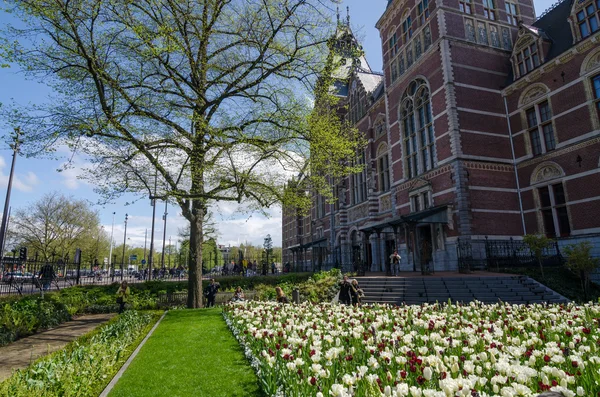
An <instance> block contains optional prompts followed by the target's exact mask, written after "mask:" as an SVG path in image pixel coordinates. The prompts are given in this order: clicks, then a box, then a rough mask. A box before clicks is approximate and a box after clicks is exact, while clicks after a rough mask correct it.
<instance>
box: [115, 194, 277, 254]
mask: <svg viewBox="0 0 600 397" xmlns="http://www.w3.org/2000/svg"><path fill="white" fill-rule="evenodd" d="M235 205H237V204H235ZM235 205H230V206H229V205H228V206H226V207H227V212H230V211H234V212H235V208H233V207H235ZM138 208H139V207H138ZM147 208H148V214H151V211H152V207H150V206H148V207H147ZM163 213H164V207H163V206H162V205H160V204H159V206H158V207H157V208H156V219H155V231H154V245H155V247H156V248H155V249H156V250H157V251H161V250H162V238H163V228H164V223H163V220H162V216H163ZM124 221H125V219H124V217H123V216H122V215H121V216H120V217H118V218H115V226H114V233H113V240H114V242H115V246H116V245H121V244H123V237H124V236H123V232H124V230H125V227H124V226H125V225H124ZM215 223H216V227H217V229H218V238H217V242H218V244H222V245H232V246H234V245H238V244H239V243H244V242H246V241H247V242H248V243H252V244H253V245H259V246H261V245H262V244H263V242H264V238H265V237H266V235H267V234H270V235H271V238H272V239H273V245H274V246H281V209H279V208H273V209H269V210H268V217H265V216H264V215H262V214H258V213H253V214H248V215H242V214H239V213H238V214H237V216H235V217H230V218H226V219H224V218H222V217H220V216H218V215H216V216H215ZM187 224H188V221H187V220H186V219H185V218H184V217H183V216H181V213H180V212H179V210H178V208H177V207H173V206H170V207H169V214H168V216H167V233H166V243H167V244H168V243H169V237H171V243H172V244H173V245H175V243H176V241H179V240H180V239H181V238H180V237H179V233H178V232H179V230H180V229H183V228H184V227H186V226H187ZM111 225H112V224H111V223H109V224H104V225H103V226H104V230H105V231H106V233H107V234H108V236H110V231H111ZM151 225H152V216H150V215H148V216H139V215H130V216H129V218H128V221H127V244H128V245H130V246H135V247H143V246H144V242H145V239H144V237H145V233H146V230H148V239H147V241H146V245H147V247H148V249H149V248H150V235H151Z"/></svg>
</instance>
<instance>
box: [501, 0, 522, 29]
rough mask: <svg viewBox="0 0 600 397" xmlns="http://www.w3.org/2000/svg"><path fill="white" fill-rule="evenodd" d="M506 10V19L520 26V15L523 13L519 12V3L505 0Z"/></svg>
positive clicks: (509, 22) (511, 23)
mask: <svg viewBox="0 0 600 397" xmlns="http://www.w3.org/2000/svg"><path fill="white" fill-rule="evenodd" d="M511 6H512V7H511ZM504 10H505V11H506V21H507V22H508V24H509V25H513V26H519V19H518V17H519V16H520V15H521V14H520V13H519V3H518V2H517V1H505V2H504ZM513 11H514V12H513Z"/></svg>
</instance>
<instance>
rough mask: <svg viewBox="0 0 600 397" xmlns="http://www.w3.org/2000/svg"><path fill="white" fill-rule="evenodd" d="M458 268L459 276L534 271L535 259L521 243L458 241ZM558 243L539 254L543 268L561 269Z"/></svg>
mask: <svg viewBox="0 0 600 397" xmlns="http://www.w3.org/2000/svg"><path fill="white" fill-rule="evenodd" d="M457 256H458V265H459V266H458V267H459V271H461V272H469V271H472V270H483V269H487V270H489V271H498V270H499V269H510V268H518V267H537V266H539V263H538V259H537V257H536V256H535V254H534V253H533V252H532V251H531V249H530V248H529V246H528V245H527V244H525V242H523V241H522V240H514V239H512V238H510V239H508V240H490V239H488V238H486V239H485V240H483V241H482V240H476V241H473V240H464V241H463V240H459V241H458V243H457ZM564 262H565V258H564V257H563V256H562V254H561V252H560V248H559V244H558V241H553V242H552V244H550V245H549V246H548V247H547V248H545V249H544V250H543V252H542V265H543V266H544V267H553V266H562V265H563V264H564Z"/></svg>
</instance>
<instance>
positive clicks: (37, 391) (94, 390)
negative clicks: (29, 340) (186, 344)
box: [0, 310, 162, 397]
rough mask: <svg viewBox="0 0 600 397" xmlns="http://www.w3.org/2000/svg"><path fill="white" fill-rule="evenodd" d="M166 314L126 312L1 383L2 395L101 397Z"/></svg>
mask: <svg viewBox="0 0 600 397" xmlns="http://www.w3.org/2000/svg"><path fill="white" fill-rule="evenodd" d="M161 315H162V313H160V312H145V313H141V312H138V311H133V310H130V311H126V312H125V313H123V314H122V315H120V316H117V317H115V318H113V319H111V320H110V321H109V322H108V323H106V324H104V325H102V326H101V327H99V328H97V329H96V330H94V331H92V332H91V333H88V334H87V335H84V336H82V337H80V338H78V339H76V340H75V341H73V342H71V343H69V344H68V345H67V346H66V347H65V348H63V349H62V350H59V351H57V352H54V353H52V354H50V355H48V356H45V357H43V358H41V359H39V360H38V361H36V362H34V363H33V364H31V365H30V366H29V367H28V368H26V369H24V370H19V371H16V372H15V373H14V374H13V375H12V376H11V377H10V378H8V379H6V380H5V381H4V382H2V383H0V396H14V397H26V396H27V397H29V396H42V397H50V396H93V395H95V396H97V395H100V393H101V392H102V390H103V389H104V388H105V387H106V385H107V384H108V383H109V382H110V380H111V379H112V378H113V377H114V375H115V374H116V373H117V371H118V370H119V369H120V368H121V366H122V365H123V364H124V363H125V361H126V360H127V358H129V356H130V355H131V353H132V352H133V351H134V350H135V348H136V347H137V346H138V345H139V344H140V343H141V341H142V340H143V338H144V337H145V336H146V334H147V333H148V332H149V331H150V329H151V328H152V326H153V325H154V324H155V323H156V321H158V319H159V317H160V316H161Z"/></svg>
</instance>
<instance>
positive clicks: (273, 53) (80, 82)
mask: <svg viewBox="0 0 600 397" xmlns="http://www.w3.org/2000/svg"><path fill="white" fill-rule="evenodd" d="M330 1H331V0H263V1H260V2H259V1H231V0H198V1H187V2H186V1H173V0H140V1H111V0H108V1H97V0H77V1H69V0H56V1H52V2H48V1H39V0H6V1H5V2H4V4H6V7H7V9H8V12H10V13H11V14H12V15H13V16H15V17H16V18H20V19H21V20H22V22H23V23H22V24H21V25H20V26H22V27H8V28H5V29H4V31H3V33H2V34H1V36H0V42H4V43H9V44H5V45H4V51H3V52H2V56H4V57H5V58H6V59H5V62H13V63H16V64H17V65H18V66H20V68H21V70H22V71H24V72H25V73H26V75H27V76H28V77H29V78H32V79H38V80H40V81H43V82H44V83H46V84H48V85H50V86H51V87H52V88H53V89H54V95H53V97H52V100H51V101H48V102H47V103H45V104H41V105H37V106H35V107H34V108H29V107H15V108H12V109H11V108H7V109H6V110H5V111H4V116H5V117H6V119H7V120H8V123H9V124H10V125H11V126H17V125H18V126H20V127H21V129H22V131H24V137H23V140H24V142H23V146H22V148H23V151H24V152H26V153H27V154H30V155H36V154H40V153H45V152H48V151H52V150H54V148H55V147H56V145H66V146H67V147H69V148H71V149H72V150H73V151H77V152H79V153H81V154H82V155H83V156H85V157H86V158H89V159H90V161H91V164H92V165H91V166H90V167H87V169H86V177H87V178H89V179H91V180H92V181H93V182H94V183H95V184H96V185H97V186H98V188H97V189H98V191H99V192H100V193H102V194H103V195H104V196H105V197H106V198H107V199H110V198H112V197H115V196H116V195H119V194H123V193H137V194H140V195H143V196H147V195H154V192H155V186H158V191H157V193H156V195H157V196H160V197H162V198H166V199H168V200H169V201H171V202H173V203H175V204H177V205H178V206H179V208H180V209H181V213H182V215H183V216H184V217H185V218H186V219H187V220H188V222H189V223H190V241H191V244H190V246H189V255H188V260H189V266H188V267H189V286H188V302H187V303H188V306H189V307H200V306H201V304H202V274H201V271H200V269H201V266H202V265H201V264H202V243H203V241H204V236H203V221H204V219H205V215H206V213H207V210H208V208H209V207H210V205H211V204H212V203H214V202H215V201H230V202H237V203H242V204H243V205H246V206H247V208H250V209H261V208H264V207H269V206H271V205H273V204H275V203H277V202H279V201H282V200H283V201H284V202H288V203H291V202H293V203H295V204H294V205H297V206H299V207H304V208H307V207H308V204H307V203H308V201H309V199H310V198H307V197H305V196H298V195H291V194H289V193H286V192H285V189H284V185H285V181H286V180H287V179H288V177H289V175H295V174H298V173H299V172H304V173H306V174H308V175H310V178H311V180H312V182H313V183H312V186H313V187H314V188H315V189H320V190H323V194H328V196H329V197H331V192H330V190H331V189H330V188H329V185H328V183H326V181H325V176H324V172H325V170H327V173H328V174H329V175H330V176H332V177H335V176H336V174H339V175H347V174H348V173H349V172H352V170H353V168H352V167H350V166H348V165H347V164H348V162H347V161H346V160H347V159H348V158H349V155H350V154H352V153H355V152H356V150H357V148H358V145H359V144H361V143H362V141H359V140H358V139H355V138H356V136H355V134H350V133H348V131H346V130H344V128H338V127H339V125H340V124H339V120H338V121H337V123H338V124H334V125H331V124H330V123H329V121H332V120H334V119H333V118H331V119H329V118H328V117H330V116H331V115H332V113H331V111H329V113H328V112H327V111H316V112H311V111H312V107H311V101H310V100H307V96H308V94H309V93H310V92H312V91H313V88H314V87H313V83H314V82H315V80H316V79H315V76H317V75H318V74H320V73H321V72H322V68H323V64H324V63H323V60H324V56H325V55H326V54H327V48H326V45H327V40H328V38H329V37H330V36H331V33H332V32H331V30H332V29H331V12H330V10H329V8H328V6H327V3H328V2H330ZM325 74H327V73H325ZM318 92H324V91H323V90H322V89H321V90H318ZM319 95H323V94H319ZM321 102H324V101H321ZM319 106H322V105H319ZM322 118H323V119H322ZM309 153H310V155H311V156H310V162H308V160H307V159H308V155H309Z"/></svg>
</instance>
